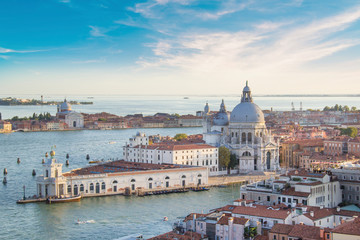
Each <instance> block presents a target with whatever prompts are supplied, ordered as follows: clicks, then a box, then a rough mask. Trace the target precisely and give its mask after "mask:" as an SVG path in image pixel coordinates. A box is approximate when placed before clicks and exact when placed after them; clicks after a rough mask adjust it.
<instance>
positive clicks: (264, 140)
mask: <svg viewBox="0 0 360 240" xmlns="http://www.w3.org/2000/svg"><path fill="white" fill-rule="evenodd" d="M203 138H204V140H205V142H206V143H207V144H210V145H213V146H217V147H220V146H225V147H227V148H228V149H229V150H230V151H231V153H233V154H235V155H236V157H237V159H238V161H239V162H238V163H239V164H238V166H239V172H243V173H246V172H252V171H276V170H280V164H279V143H278V142H276V141H275V140H274V139H273V137H272V136H271V132H270V131H268V130H267V128H266V124H265V118H264V114H263V112H262V110H261V109H260V108H259V107H258V106H257V105H256V104H255V103H253V99H252V96H251V90H250V88H249V86H248V84H247V82H246V86H245V87H244V90H243V94H242V97H241V102H240V103H239V104H238V105H237V106H236V107H235V108H234V109H233V111H232V112H231V113H229V112H227V111H226V107H225V103H224V100H223V101H222V103H221V105H220V110H219V112H217V113H216V114H211V113H210V109H209V106H208V104H206V106H205V108H204V114H203Z"/></svg>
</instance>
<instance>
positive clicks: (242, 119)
mask: <svg viewBox="0 0 360 240" xmlns="http://www.w3.org/2000/svg"><path fill="white" fill-rule="evenodd" d="M230 122H232V123H247V122H265V119H264V114H263V112H262V111H261V109H260V108H259V107H258V105H256V104H255V103H252V102H241V103H239V104H238V105H237V106H236V107H235V108H234V110H233V111H232V112H231V115H230Z"/></svg>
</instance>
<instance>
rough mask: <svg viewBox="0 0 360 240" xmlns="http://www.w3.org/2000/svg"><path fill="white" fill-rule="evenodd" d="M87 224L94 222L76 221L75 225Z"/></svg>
mask: <svg viewBox="0 0 360 240" xmlns="http://www.w3.org/2000/svg"><path fill="white" fill-rule="evenodd" d="M88 223H95V220H87V221H80V220H77V222H76V223H75V224H88Z"/></svg>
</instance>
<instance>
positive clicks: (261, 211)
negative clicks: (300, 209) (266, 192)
mask: <svg viewBox="0 0 360 240" xmlns="http://www.w3.org/2000/svg"><path fill="white" fill-rule="evenodd" d="M232 213H233V214H241V215H249V216H259V217H268V218H275V219H285V218H287V217H288V216H289V215H290V213H291V212H290V211H288V210H283V209H279V210H273V209H270V208H269V207H267V206H263V205H257V204H253V206H252V207H250V206H236V207H235V208H234V210H232Z"/></svg>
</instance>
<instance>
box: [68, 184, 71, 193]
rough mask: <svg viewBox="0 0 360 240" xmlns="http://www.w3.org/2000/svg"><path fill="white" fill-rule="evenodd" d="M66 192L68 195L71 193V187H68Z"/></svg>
mask: <svg viewBox="0 0 360 240" xmlns="http://www.w3.org/2000/svg"><path fill="white" fill-rule="evenodd" d="M67 191H68V193H71V185H68V189H67Z"/></svg>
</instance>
